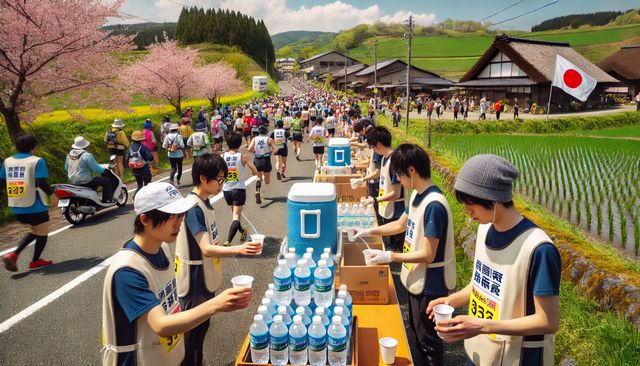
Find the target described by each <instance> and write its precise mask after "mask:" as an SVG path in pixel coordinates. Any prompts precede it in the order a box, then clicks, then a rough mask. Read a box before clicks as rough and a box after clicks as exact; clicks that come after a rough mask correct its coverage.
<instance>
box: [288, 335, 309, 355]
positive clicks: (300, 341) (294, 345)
mask: <svg viewBox="0 0 640 366" xmlns="http://www.w3.org/2000/svg"><path fill="white" fill-rule="evenodd" d="M289 347H290V348H291V350H292V351H304V350H305V349H306V348H307V337H292V336H289Z"/></svg>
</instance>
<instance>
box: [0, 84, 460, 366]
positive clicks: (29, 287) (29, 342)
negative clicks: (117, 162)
mask: <svg viewBox="0 0 640 366" xmlns="http://www.w3.org/2000/svg"><path fill="white" fill-rule="evenodd" d="M282 89H283V93H284V94H288V93H291V92H292V91H293V90H292V89H291V87H289V86H288V85H286V84H282ZM301 158H302V161H296V159H295V156H290V158H289V160H288V166H287V178H286V179H283V180H282V181H277V180H276V179H275V173H274V176H273V180H272V182H271V184H270V185H264V184H263V188H262V199H263V201H262V205H257V204H256V203H255V200H254V193H255V184H251V185H250V186H248V187H247V204H246V206H245V207H244V210H243V214H244V217H243V225H244V226H246V227H248V228H249V232H250V233H251V232H253V231H254V230H255V231H257V232H260V233H262V234H265V235H266V236H267V238H266V240H265V248H264V250H263V253H262V255H261V256H260V257H258V258H255V257H253V258H244V257H239V258H238V259H237V262H236V261H235V260H234V259H224V260H223V274H224V280H223V282H222V289H224V288H226V287H230V286H231V282H230V279H231V277H233V276H236V275H238V274H248V275H251V276H253V277H254V278H255V281H254V283H253V288H254V289H255V294H254V299H253V303H252V305H251V307H250V308H249V309H246V310H241V311H236V312H233V313H223V314H217V315H216V316H214V317H213V318H212V322H211V327H210V329H209V332H208V334H207V338H206V340H205V347H204V358H205V364H206V365H216V366H220V365H232V364H234V361H235V358H236V356H237V354H238V352H239V350H240V347H241V345H242V342H243V341H244V338H245V336H246V334H247V332H248V329H249V325H250V323H251V319H252V316H253V315H254V314H255V313H256V310H257V307H258V304H259V302H260V299H261V297H262V295H263V293H264V291H265V290H266V288H267V284H268V283H269V282H271V279H272V271H273V268H274V265H275V261H276V257H277V255H278V252H279V247H280V243H281V241H282V239H283V237H284V236H285V235H286V231H287V227H286V210H287V204H286V202H287V193H288V191H289V188H290V187H291V185H293V184H294V183H296V182H305V181H307V182H309V181H311V180H312V175H313V167H314V161H313V154H312V151H311V146H309V145H308V144H305V145H304V146H303V151H302V155H301ZM274 163H275V162H274ZM189 168H190V167H189V166H187V167H185V170H187V169H189ZM246 176H247V177H250V176H251V175H250V173H249V172H248V173H247V175H246ZM163 177H166V174H164V175H160V176H159V177H158V178H157V179H161V178H163ZM182 183H183V184H184V186H183V187H182V188H181V189H180V190H181V191H182V193H183V194H187V193H188V192H189V191H190V190H191V189H192V187H191V186H190V184H191V175H190V172H187V173H185V174H184V176H183V178H182ZM214 208H215V210H216V218H217V224H218V228H219V229H220V231H221V232H222V233H223V238H224V237H226V233H227V232H228V228H229V225H230V222H231V211H230V209H229V208H228V207H227V206H226V203H225V202H224V199H220V200H218V201H216V202H215V203H214ZM134 218H135V213H134V212H133V203H132V202H131V201H130V202H129V203H128V204H127V205H126V206H125V207H123V208H119V209H110V210H107V211H104V212H101V213H99V214H97V215H95V216H93V217H90V218H88V219H87V220H86V221H85V223H84V224H82V225H81V226H79V227H72V228H69V229H66V230H63V231H61V232H60V233H58V234H56V235H54V236H52V237H50V238H49V243H48V245H47V248H46V250H45V253H44V257H45V258H47V259H52V260H53V261H54V265H52V266H50V267H49V268H45V269H43V270H40V271H36V272H28V271H25V268H27V266H28V260H29V258H30V256H31V254H32V250H33V249H32V248H28V249H26V250H25V252H24V253H23V256H22V257H21V258H20V260H19V263H18V266H19V272H18V273H16V274H13V273H9V272H7V271H4V270H2V271H0V365H3V366H13V365H16V366H17V365H98V364H100V350H101V347H102V345H101V341H100V330H101V317H102V315H101V309H102V286H103V281H104V275H105V272H106V271H104V269H105V268H106V263H105V262H104V261H105V260H108V258H109V257H111V256H112V255H113V254H115V253H116V252H117V251H118V249H119V247H120V246H121V245H122V244H123V243H125V242H126V241H127V240H129V239H130V238H131V237H132V236H133V235H132V229H133V220H134ZM66 225H67V224H66V223H63V222H59V223H56V224H55V225H54V227H53V228H52V231H53V230H56V229H58V228H61V227H64V226H66ZM0 237H2V235H0ZM238 243H239V238H238V236H236V239H235V241H234V243H232V244H238ZM392 268H393V267H392ZM398 268H399V267H398ZM397 270H398V269H396V271H397ZM394 277H396V280H397V277H398V276H394ZM397 286H400V287H397V288H401V285H400V284H399V283H398V281H397ZM398 295H399V298H400V301H401V303H403V304H401V307H402V308H403V309H405V307H406V306H405V305H404V303H405V301H403V300H405V294H404V291H403V290H400V291H399V294H398ZM404 313H405V315H406V314H407V313H406V311H405V312H404ZM406 318H407V317H406V316H405V324H407V323H406V320H407V319H406ZM376 349H377V347H376ZM376 351H377V350H376ZM447 357H448V359H449V360H448V362H447V364H452V365H453V364H459V363H460V349H459V347H457V350H456V349H454V352H453V353H449V354H448V356H447Z"/></svg>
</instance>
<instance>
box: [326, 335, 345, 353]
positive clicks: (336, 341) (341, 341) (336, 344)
mask: <svg viewBox="0 0 640 366" xmlns="http://www.w3.org/2000/svg"><path fill="white" fill-rule="evenodd" d="M345 349H347V337H340V338H333V337H329V351H330V352H342V351H344V350H345Z"/></svg>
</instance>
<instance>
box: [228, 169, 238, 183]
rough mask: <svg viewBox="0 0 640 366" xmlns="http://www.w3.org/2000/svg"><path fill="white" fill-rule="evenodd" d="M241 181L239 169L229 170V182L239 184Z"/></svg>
mask: <svg viewBox="0 0 640 366" xmlns="http://www.w3.org/2000/svg"><path fill="white" fill-rule="evenodd" d="M239 180H240V175H239V174H238V169H237V168H229V173H228V174H227V181H228V182H238V181H239Z"/></svg>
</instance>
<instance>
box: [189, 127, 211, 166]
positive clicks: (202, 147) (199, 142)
mask: <svg viewBox="0 0 640 366" xmlns="http://www.w3.org/2000/svg"><path fill="white" fill-rule="evenodd" d="M187 146H189V148H190V149H191V150H192V151H193V158H194V159H195V158H197V157H198V156H201V155H204V154H208V153H209V135H208V134H207V125H206V124H205V123H202V122H198V123H196V132H194V133H193V134H192V135H191V136H189V139H188V140H187Z"/></svg>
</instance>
